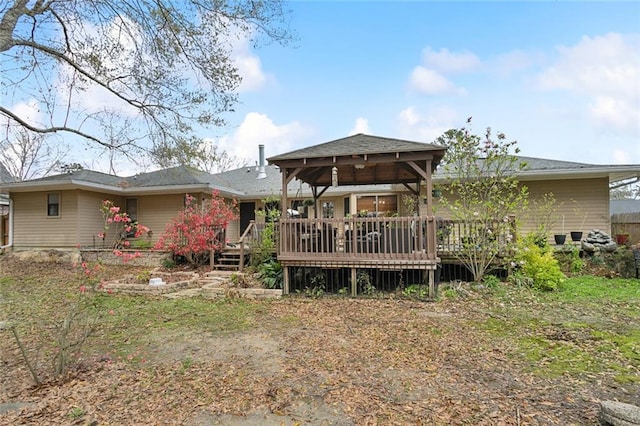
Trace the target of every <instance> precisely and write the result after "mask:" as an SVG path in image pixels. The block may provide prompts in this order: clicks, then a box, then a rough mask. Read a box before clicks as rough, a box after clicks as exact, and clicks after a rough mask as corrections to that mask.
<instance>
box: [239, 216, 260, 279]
mask: <svg viewBox="0 0 640 426" xmlns="http://www.w3.org/2000/svg"><path fill="white" fill-rule="evenodd" d="M255 225H256V222H255V221H253V220H252V221H250V222H249V226H247V229H245V230H244V232H243V233H242V235H241V236H240V239H239V240H238V244H240V264H239V265H238V270H239V272H242V270H243V269H244V242H245V239H248V238H247V237H248V236H249V235H251V234H252V233H253V228H254V227H255Z"/></svg>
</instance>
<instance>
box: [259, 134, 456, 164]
mask: <svg viewBox="0 0 640 426" xmlns="http://www.w3.org/2000/svg"><path fill="white" fill-rule="evenodd" d="M443 149H445V147H443V146H440V145H434V144H428V143H422V142H413V141H407V140H402V139H393V138H384V137H380V136H371V135H365V134H362V133H358V134H357V135H353V136H347V137H346V138H342V139H336V140H333V141H330V142H325V143H321V144H319V145H314V146H310V147H307V148H302V149H298V150H295V151H291V152H287V153H285V154H281V155H276V156H274V157H270V158H268V159H267V160H268V161H269V162H270V163H272V162H277V161H280V160H299V159H302V158H318V157H333V156H343V155H356V154H357V155H363V154H385V153H390V152H412V151H429V150H443Z"/></svg>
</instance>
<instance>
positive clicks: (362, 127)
mask: <svg viewBox="0 0 640 426" xmlns="http://www.w3.org/2000/svg"><path fill="white" fill-rule="evenodd" d="M358 133H365V134H371V133H372V132H371V127H369V120H367V119H366V118H364V117H358V118H356V122H355V124H354V126H353V129H351V130H350V131H349V136H351V135H356V134H358Z"/></svg>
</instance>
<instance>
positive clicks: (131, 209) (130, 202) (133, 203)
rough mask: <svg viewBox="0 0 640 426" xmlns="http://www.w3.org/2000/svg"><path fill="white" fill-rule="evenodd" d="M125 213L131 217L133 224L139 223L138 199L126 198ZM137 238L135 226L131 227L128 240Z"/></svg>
mask: <svg viewBox="0 0 640 426" xmlns="http://www.w3.org/2000/svg"><path fill="white" fill-rule="evenodd" d="M124 211H125V213H127V214H128V215H129V218H130V219H131V222H132V224H135V223H136V222H137V221H138V199H137V198H126V199H125V200H124ZM135 236H136V230H135V226H132V227H131V232H128V233H127V238H133V237H135Z"/></svg>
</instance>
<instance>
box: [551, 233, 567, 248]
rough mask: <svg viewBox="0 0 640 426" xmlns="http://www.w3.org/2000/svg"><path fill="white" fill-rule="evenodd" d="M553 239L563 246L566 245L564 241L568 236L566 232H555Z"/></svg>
mask: <svg viewBox="0 0 640 426" xmlns="http://www.w3.org/2000/svg"><path fill="white" fill-rule="evenodd" d="M553 239H554V240H555V241H556V244H557V245H559V246H561V245H564V242H565V241H566V240H567V236H566V235H564V234H555V235H554V236H553Z"/></svg>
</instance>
